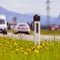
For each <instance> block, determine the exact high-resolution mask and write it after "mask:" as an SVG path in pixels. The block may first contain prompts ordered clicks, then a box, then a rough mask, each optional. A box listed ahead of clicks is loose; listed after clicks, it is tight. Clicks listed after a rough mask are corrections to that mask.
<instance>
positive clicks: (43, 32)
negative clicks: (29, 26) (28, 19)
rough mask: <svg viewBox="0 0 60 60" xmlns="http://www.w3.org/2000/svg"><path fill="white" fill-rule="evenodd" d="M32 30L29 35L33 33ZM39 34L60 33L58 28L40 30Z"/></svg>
mask: <svg viewBox="0 0 60 60" xmlns="http://www.w3.org/2000/svg"><path fill="white" fill-rule="evenodd" d="M33 33H34V32H33V31H31V32H30V34H31V35H33ZM40 34H41V35H60V30H54V31H53V30H41V31H40Z"/></svg>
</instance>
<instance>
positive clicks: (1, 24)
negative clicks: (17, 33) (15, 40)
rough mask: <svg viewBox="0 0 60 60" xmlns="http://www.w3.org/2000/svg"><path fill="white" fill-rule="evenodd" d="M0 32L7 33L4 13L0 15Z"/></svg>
mask: <svg viewBox="0 0 60 60" xmlns="http://www.w3.org/2000/svg"><path fill="white" fill-rule="evenodd" d="M0 32H1V33H3V34H7V22H6V17H5V15H0Z"/></svg>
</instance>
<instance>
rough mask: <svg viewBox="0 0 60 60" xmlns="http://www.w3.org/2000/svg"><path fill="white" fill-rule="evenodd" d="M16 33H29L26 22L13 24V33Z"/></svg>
mask: <svg viewBox="0 0 60 60" xmlns="http://www.w3.org/2000/svg"><path fill="white" fill-rule="evenodd" d="M17 33H26V34H29V33H30V27H29V25H28V24H26V23H19V24H17V25H16V26H15V28H14V34H17Z"/></svg>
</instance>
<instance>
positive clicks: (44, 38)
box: [0, 33, 60, 41]
mask: <svg viewBox="0 0 60 60" xmlns="http://www.w3.org/2000/svg"><path fill="white" fill-rule="evenodd" d="M0 36H4V37H9V38H16V39H22V40H29V41H33V40H34V36H33V35H27V34H16V35H15V34H12V33H8V34H7V35H0ZM40 40H41V41H52V40H55V41H60V36H59V35H55V36H54V35H40Z"/></svg>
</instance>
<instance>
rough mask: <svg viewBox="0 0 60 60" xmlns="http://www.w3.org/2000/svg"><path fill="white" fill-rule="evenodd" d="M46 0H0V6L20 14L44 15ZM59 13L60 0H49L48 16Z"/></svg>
mask: <svg viewBox="0 0 60 60" xmlns="http://www.w3.org/2000/svg"><path fill="white" fill-rule="evenodd" d="M46 6H47V4H46V0H0V7H3V8H6V9H8V10H10V11H14V12H17V13H22V14H40V15H46ZM59 14H60V0H50V16H58V15H59Z"/></svg>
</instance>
